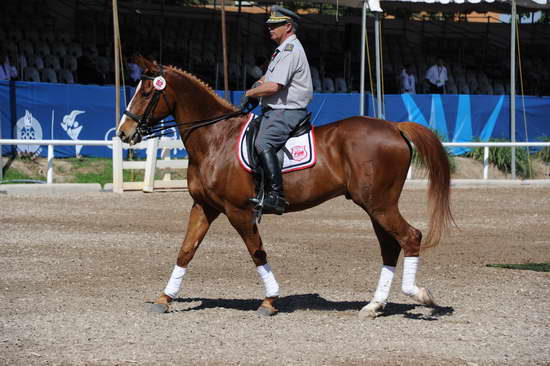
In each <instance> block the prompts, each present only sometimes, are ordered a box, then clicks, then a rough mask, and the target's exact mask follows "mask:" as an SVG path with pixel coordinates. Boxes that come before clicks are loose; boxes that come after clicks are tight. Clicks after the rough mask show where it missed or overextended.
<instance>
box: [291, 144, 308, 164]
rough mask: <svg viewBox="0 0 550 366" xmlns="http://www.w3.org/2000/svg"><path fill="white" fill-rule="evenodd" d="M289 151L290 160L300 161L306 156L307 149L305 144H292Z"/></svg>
mask: <svg viewBox="0 0 550 366" xmlns="http://www.w3.org/2000/svg"><path fill="white" fill-rule="evenodd" d="M290 153H291V154H292V160H294V161H302V160H304V159H305V158H307V150H306V147H305V145H304V146H292V150H290Z"/></svg>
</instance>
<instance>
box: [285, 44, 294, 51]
mask: <svg viewBox="0 0 550 366" xmlns="http://www.w3.org/2000/svg"><path fill="white" fill-rule="evenodd" d="M293 49H294V45H293V44H292V43H289V44H287V45H286V46H285V49H284V50H283V51H288V52H292V50H293Z"/></svg>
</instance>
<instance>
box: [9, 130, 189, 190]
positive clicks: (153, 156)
mask: <svg viewBox="0 0 550 366" xmlns="http://www.w3.org/2000/svg"><path fill="white" fill-rule="evenodd" d="M2 145H40V146H48V169H47V173H46V184H52V183H53V182H54V170H53V166H54V158H55V154H54V146H75V145H82V146H111V147H112V149H113V154H112V159H113V191H114V192H123V191H124V190H136V189H139V190H143V191H145V192H152V191H153V189H154V188H187V181H186V180H163V181H158V180H157V181H155V169H156V168H174V169H177V168H187V159H178V160H161V161H157V150H158V149H163V150H164V151H168V150H169V149H175V148H178V149H183V148H184V147H183V143H182V142H181V140H168V139H161V140H159V139H150V140H147V141H145V142H141V143H139V144H136V145H133V146H130V145H129V144H124V143H122V141H121V140H120V139H119V138H118V137H114V138H113V139H112V140H111V141H108V140H26V139H0V152H1V151H2ZM124 149H136V150H137V149H147V159H146V160H145V161H124V160H123V150H124ZM3 166H4V164H3V160H2V157H1V155H0V172H1V170H2V168H3ZM124 169H144V170H145V179H144V181H143V182H124V179H123V176H124V175H123V170H124ZM1 179H2V177H1V175H0V180H1Z"/></svg>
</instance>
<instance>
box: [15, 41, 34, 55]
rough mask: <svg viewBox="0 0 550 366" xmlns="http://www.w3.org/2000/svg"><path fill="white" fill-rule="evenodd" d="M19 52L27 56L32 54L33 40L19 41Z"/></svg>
mask: <svg viewBox="0 0 550 366" xmlns="http://www.w3.org/2000/svg"><path fill="white" fill-rule="evenodd" d="M19 52H22V53H24V54H25V55H27V56H28V55H32V54H33V53H34V47H33V45H32V42H31V41H29V40H26V39H23V40H21V41H19Z"/></svg>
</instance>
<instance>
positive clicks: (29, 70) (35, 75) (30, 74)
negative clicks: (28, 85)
mask: <svg viewBox="0 0 550 366" xmlns="http://www.w3.org/2000/svg"><path fill="white" fill-rule="evenodd" d="M23 80H25V81H36V82H39V81H41V79H40V73H39V72H38V69H36V68H35V67H26V68H25V69H24V70H23Z"/></svg>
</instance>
